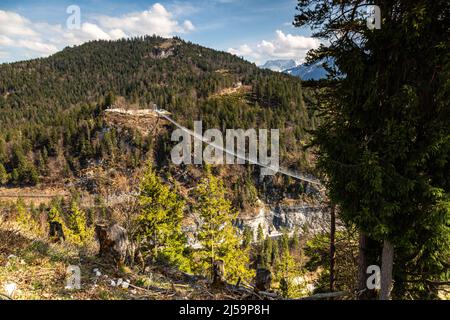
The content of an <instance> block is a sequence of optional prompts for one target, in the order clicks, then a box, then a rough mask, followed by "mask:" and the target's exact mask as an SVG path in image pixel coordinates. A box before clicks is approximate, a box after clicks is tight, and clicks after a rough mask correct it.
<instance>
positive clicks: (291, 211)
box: [236, 205, 329, 237]
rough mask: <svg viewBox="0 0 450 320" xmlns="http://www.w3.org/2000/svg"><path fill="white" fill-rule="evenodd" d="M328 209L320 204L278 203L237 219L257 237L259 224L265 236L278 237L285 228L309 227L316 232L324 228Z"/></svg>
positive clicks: (289, 229) (242, 226)
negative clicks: (253, 214)
mask: <svg viewBox="0 0 450 320" xmlns="http://www.w3.org/2000/svg"><path fill="white" fill-rule="evenodd" d="M328 215H329V213H328V210H327V209H326V208H324V207H320V206H311V205H295V206H288V205H277V206H275V207H261V208H260V209H259V212H258V214H257V215H255V216H253V217H251V218H241V219H238V220H237V221H236V225H237V226H238V227H239V228H242V229H243V228H244V227H245V226H248V227H250V228H251V229H252V230H253V232H254V235H255V237H256V234H257V230H258V226H261V227H262V229H263V232H264V236H267V235H269V236H271V237H277V236H280V235H281V234H282V231H283V230H288V231H290V232H293V231H294V229H295V228H296V227H297V228H300V230H301V229H302V228H304V227H307V228H308V230H309V232H312V233H315V232H318V231H320V230H322V229H323V227H324V226H325V225H326V223H327V221H328V220H329V218H328Z"/></svg>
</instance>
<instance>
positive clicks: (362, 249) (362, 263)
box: [358, 232, 368, 300]
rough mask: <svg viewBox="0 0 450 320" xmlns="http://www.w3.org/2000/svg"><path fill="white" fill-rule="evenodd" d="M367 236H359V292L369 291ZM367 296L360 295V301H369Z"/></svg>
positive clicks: (363, 293)
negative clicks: (367, 282) (367, 283)
mask: <svg viewBox="0 0 450 320" xmlns="http://www.w3.org/2000/svg"><path fill="white" fill-rule="evenodd" d="M366 272H367V236H366V235H365V234H364V233H362V232H360V234H359V255H358V291H359V292H362V291H363V290H366V289H367V285H366V281H367V273H366ZM367 296H368V295H367V294H366V293H365V292H362V293H361V294H360V295H359V297H358V298H359V299H360V300H365V299H367Z"/></svg>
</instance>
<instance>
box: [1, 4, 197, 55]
mask: <svg viewBox="0 0 450 320" xmlns="http://www.w3.org/2000/svg"><path fill="white" fill-rule="evenodd" d="M82 19H83V16H82ZM193 30H195V26H194V24H193V23H192V22H191V21H189V20H185V21H183V22H179V21H178V20H177V19H176V18H175V16H174V14H172V13H171V12H170V11H168V10H167V9H166V8H165V7H164V6H163V5H161V4H159V3H156V4H154V5H152V6H151V7H150V8H149V9H148V10H144V11H142V12H135V13H128V14H124V15H122V16H118V17H113V16H97V17H94V18H92V19H90V21H82V24H81V28H80V29H74V30H69V29H67V28H66V26H65V25H61V24H49V23H46V22H32V21H30V20H28V19H26V18H25V17H23V16H21V15H19V14H17V13H15V12H11V11H4V10H0V46H1V47H2V52H6V53H8V54H2V56H1V57H5V56H9V57H14V58H15V60H18V59H23V58H27V59H28V58H33V57H42V56H48V55H50V54H53V53H55V52H57V51H59V50H61V49H63V48H64V47H66V46H68V45H78V44H82V43H84V42H86V41H90V40H100V39H103V40H117V39H120V38H127V37H132V36H140V35H153V34H156V35H160V36H163V37H171V36H173V35H175V34H179V33H188V32H192V31H193Z"/></svg>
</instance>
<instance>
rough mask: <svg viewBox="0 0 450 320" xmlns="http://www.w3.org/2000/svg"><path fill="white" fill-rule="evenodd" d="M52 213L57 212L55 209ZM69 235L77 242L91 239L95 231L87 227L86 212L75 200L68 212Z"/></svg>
mask: <svg viewBox="0 0 450 320" xmlns="http://www.w3.org/2000/svg"><path fill="white" fill-rule="evenodd" d="M52 214H56V212H55V211H53V212H52ZM67 228H68V230H69V232H68V237H69V238H70V240H72V241H73V242H75V243H77V244H81V243H83V242H85V241H87V240H89V239H90V238H91V237H92V236H93V231H92V230H91V229H89V228H88V227H87V219H86V214H85V212H84V211H83V210H81V209H80V208H79V207H78V205H77V203H76V202H75V201H72V204H71V206H70V210H69V212H68V214H67Z"/></svg>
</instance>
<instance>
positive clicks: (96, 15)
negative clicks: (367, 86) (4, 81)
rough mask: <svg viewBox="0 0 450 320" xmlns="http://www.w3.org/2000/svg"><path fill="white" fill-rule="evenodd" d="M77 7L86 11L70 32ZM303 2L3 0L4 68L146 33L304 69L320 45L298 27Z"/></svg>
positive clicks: (0, 46) (0, 40)
mask: <svg viewBox="0 0 450 320" xmlns="http://www.w3.org/2000/svg"><path fill="white" fill-rule="evenodd" d="M70 5H76V6H78V7H79V8H80V12H81V16H80V20H79V22H80V24H79V28H76V29H71V30H69V29H68V28H67V24H66V21H67V19H68V18H69V16H70V14H68V13H66V9H67V8H68V6H70ZM295 6H296V0H209V1H208V0H190V1H179V0H169V1H164V0H159V1H143V0H135V1H133V0H129V1H118V0H108V1H106V0H91V1H86V0H71V1H66V0H62V1H56V0H46V1H42V0H38V1H31V0H19V1H18V0H14V1H13V0H2V1H1V3H0V62H11V61H17V60H23V59H30V58H35V57H40V56H48V55H49V54H52V53H54V52H56V51H58V50H61V49H62V48H64V47H65V46H67V45H76V44H81V43H83V42H85V41H89V40H94V39H112V40H114V39H118V38H120V37H129V36H136V35H142V34H153V33H155V34H159V35H162V36H166V37H170V36H173V35H178V36H180V37H182V38H183V39H186V40H190V41H192V42H194V43H198V44H201V45H204V46H207V47H211V48H214V49H218V50H223V51H228V52H230V53H233V54H237V55H240V56H244V57H245V58H246V59H248V60H250V61H252V62H256V63H258V64H261V63H263V62H265V60H268V59H278V58H280V59H281V58H282V59H294V60H296V61H297V62H301V61H302V60H303V58H304V56H305V54H306V52H307V51H308V50H309V49H311V48H313V47H316V46H317V45H318V42H317V40H315V39H311V38H310V37H309V35H310V32H309V30H305V29H299V28H294V27H293V26H292V21H293V17H294V15H295Z"/></svg>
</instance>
